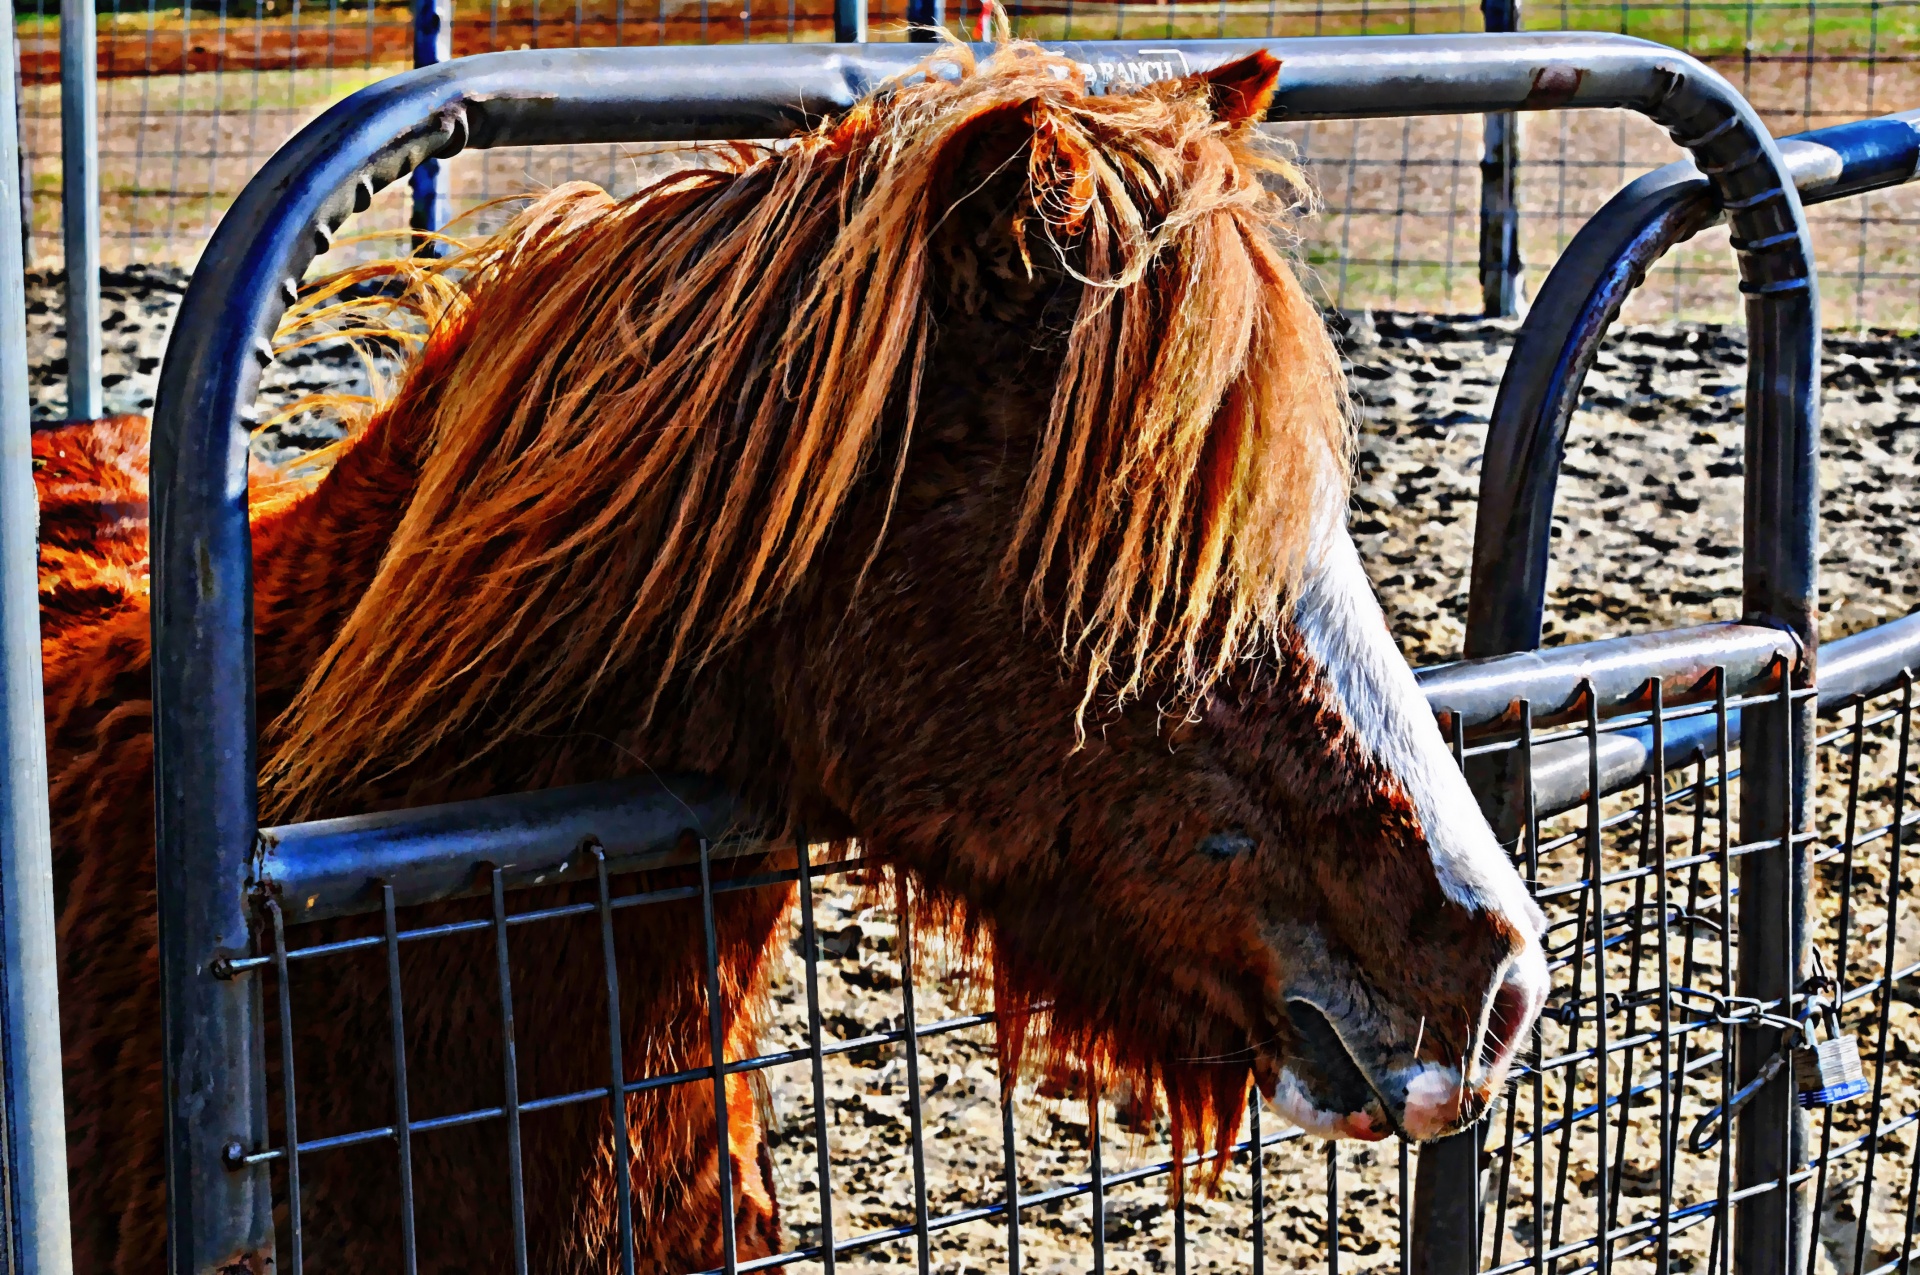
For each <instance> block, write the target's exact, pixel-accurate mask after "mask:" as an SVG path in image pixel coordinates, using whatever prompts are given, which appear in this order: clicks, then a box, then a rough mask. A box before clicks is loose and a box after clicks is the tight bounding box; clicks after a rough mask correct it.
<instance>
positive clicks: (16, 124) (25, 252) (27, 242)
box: [0, 44, 33, 269]
mask: <svg viewBox="0 0 1920 1275" xmlns="http://www.w3.org/2000/svg"><path fill="white" fill-rule="evenodd" d="M12 47H13V56H12V62H13V140H14V158H15V159H16V160H17V161H18V162H17V163H16V164H15V168H16V169H18V171H19V174H20V178H19V180H20V264H21V265H23V266H26V267H27V268H29V269H31V268H32V266H33V162H32V159H31V157H29V156H28V154H27V85H26V77H25V76H24V75H22V74H21V72H20V49H19V46H18V44H15V45H13V46H12ZM0 127H4V126H3V125H0Z"/></svg>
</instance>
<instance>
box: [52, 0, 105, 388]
mask: <svg viewBox="0 0 1920 1275" xmlns="http://www.w3.org/2000/svg"><path fill="white" fill-rule="evenodd" d="M93 6H94V0H67V3H66V4H64V5H62V6H61V8H60V226H61V231H62V237H63V239H64V241H65V250H66V257H67V415H68V416H70V417H72V418H73V419H75V420H91V419H93V418H94V417H97V416H101V415H104V414H105V413H104V411H103V409H102V406H101V403H100V168H99V163H100V95H99V86H98V81H97V70H96V63H95V58H96V56H97V54H96V52H95V47H96V42H95V39H94V15H93Z"/></svg>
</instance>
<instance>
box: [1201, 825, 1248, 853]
mask: <svg viewBox="0 0 1920 1275" xmlns="http://www.w3.org/2000/svg"><path fill="white" fill-rule="evenodd" d="M1200 853H1201V854H1204V855H1206V856H1207V858H1209V859H1238V858H1239V857H1240V856H1241V855H1243V854H1252V853H1253V838H1252V837H1249V836H1248V835H1247V834H1246V833H1244V832H1239V831H1234V832H1215V833H1209V834H1208V835H1207V836H1205V837H1202V838H1201V839H1200Z"/></svg>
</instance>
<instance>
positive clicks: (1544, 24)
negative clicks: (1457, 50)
mask: <svg viewBox="0 0 1920 1275" xmlns="http://www.w3.org/2000/svg"><path fill="white" fill-rule="evenodd" d="M58 4H59V0H16V13H17V15H18V18H17V29H18V32H19V35H20V48H21V64H22V66H21V70H22V77H23V82H24V92H23V96H22V102H23V106H22V111H23V119H22V128H23V130H24V135H25V137H24V140H25V146H24V150H25V153H26V154H27V156H28V157H29V163H30V165H31V184H32V188H33V195H34V207H33V214H32V220H33V234H32V255H33V259H34V262H35V263H37V264H39V265H41V266H53V265H57V263H58V260H59V257H60V243H59V225H60V214H59V205H60V189H59V187H60V161H59V147H60V110H59V86H58V77H59V47H58V40H59V17H58V13H57V7H58ZM1009 8H1010V12H1011V14H1012V16H1013V18H1014V25H1015V28H1016V30H1017V31H1018V32H1019V33H1021V34H1025V35H1033V36H1037V37H1045V38H1059V39H1108V38H1119V39H1133V38H1138V39H1150V38H1170V37H1175V36H1178V37H1183V38H1200V37H1211V36H1259V35H1273V36H1290V35H1314V34H1327V35H1335V34H1393V33H1406V32H1424V33H1432V32H1458V31H1473V30H1478V29H1480V27H1481V18H1480V13H1479V11H1478V9H1477V7H1475V6H1472V5H1469V4H1467V3H1464V2H1462V0H1399V2H1397V3H1373V0H1315V3H1312V4H1305V3H1301V2H1300V0H1211V2H1210V3H1197V2H1189V0H1177V2H1175V3H1135V2H1131V0H1127V2H1121V3H1115V2H1114V0H1013V2H1012V3H1010V5H1009ZM904 19H905V0H875V3H874V5H873V8H872V30H873V33H874V38H876V39H899V38H901V37H902V35H903V32H904V25H905V21H904ZM1523 19H1524V21H1523V25H1524V26H1525V27H1526V28H1528V29H1548V28H1580V29H1592V30H1607V31H1623V32H1626V33H1629V34H1632V35H1637V36H1645V37H1650V38H1653V39H1656V40H1661V41H1664V42H1667V43H1670V44H1673V45H1675V46H1677V47H1680V48H1683V49H1686V50H1687V51H1689V52H1692V53H1694V54H1696V55H1697V56H1699V57H1701V58H1703V59H1704V60H1705V61H1706V62H1707V63H1708V64H1709V65H1712V66H1714V67H1715V68H1716V69H1718V70H1720V71H1721V72H1722V73H1723V74H1725V75H1727V76H1728V78H1729V79H1731V80H1732V81H1733V82H1734V83H1735V84H1736V85H1738V86H1739V87H1740V89H1741V90H1742V91H1743V92H1744V93H1745V94H1746V95H1747V96H1748V97H1749V98H1750V99H1751V100H1752V101H1753V102H1754V104H1755V105H1756V106H1757V107H1758V108H1759V109H1760V111H1761V114H1762V115H1763V116H1764V117H1765V118H1766V120H1767V122H1768V124H1769V126H1770V127H1772V128H1773V130H1774V131H1775V133H1776V134H1779V135H1785V134H1788V133H1793V132H1800V131H1804V130H1807V129H1811V128H1820V127H1825V126H1827V125H1831V124H1836V123H1840V122H1843V121H1846V120H1850V119H1856V118H1861V117H1865V116H1871V115H1875V114H1884V113H1887V112H1891V111H1895V110H1902V109H1907V108H1911V107H1916V106H1920V73H1916V69H1915V63H1916V54H1917V53H1920V42H1917V40H1920V0H1738V2H1736V3H1713V2H1711V0H1681V2H1680V3H1665V2H1653V3H1638V2H1635V3H1624V2H1623V3H1612V4H1608V3H1579V2H1576V0H1564V2H1563V3H1560V4H1558V5H1550V4H1543V5H1539V6H1533V7H1528V8H1526V9H1525V11H1524V14H1523ZM98 22H99V32H100V35H99V73H100V75H101V77H102V78H101V81H100V112H101V127H100V137H101V152H102V153H101V164H102V205H103V207H102V215H103V225H104V228H105V231H104V233H105V238H106V243H105V245H104V249H103V251H104V259H105V262H106V264H107V266H108V267H109V268H113V267H118V266H125V265H129V264H134V263H172V264H176V265H180V266H187V267H190V266H191V265H192V264H193V262H194V260H195V259H196V258H197V256H198V254H199V251H200V248H201V246H202V244H203V243H204V242H205V240H206V238H207V236H208V235H209V234H210V233H211V232H212V229H213V227H214V225H215V224H216V223H217V222H218V219H219V216H220V214H221V212H222V210H223V209H224V208H225V207H226V205H227V204H228V203H229V202H230V200H231V199H232V198H233V196H234V194H235V193H236V192H237V191H238V190H239V189H240V187H241V186H242V185H243V184H244V183H245V181H246V180H247V178H248V177H249V176H250V175H251V174H252V173H253V172H254V171H255V170H256V169H257V168H258V167H259V166H260V164H261V163H262V162H264V160H265V159H266V158H267V156H269V155H270V154H272V152H273V151H274V150H275V149H276V148H277V147H278V146H279V145H280V144H281V143H282V142H283V141H284V140H285V139H286V138H288V137H289V136H291V135H292V134H293V132H294V131H296V130H297V129H298V128H299V127H300V126H301V125H302V124H304V123H305V122H306V121H307V120H309V119H311V118H312V117H313V116H314V115H316V114H317V113H318V112H319V111H320V110H322V109H323V108H324V107H325V106H327V105H328V104H330V103H332V102H334V101H336V100H338V99H339V98H341V97H343V96H345V95H346V94H348V93H350V92H352V91H353V90H355V89H357V88H359V87H361V86H362V85H364V84H366V83H369V82H370V81H372V80H375V79H378V78H380V77H382V76H384V75H388V74H391V73H393V72H395V71H397V70H400V69H403V68H404V67H405V66H407V65H408V64H409V60H410V58H411V49H412V35H411V26H410V22H411V18H410V13H409V10H408V9H407V8H406V7H405V6H404V5H395V4H392V3H384V2H381V0H366V2H365V3H354V0H321V2H318V3H316V2H315V0H199V2H198V3H195V2H194V0H185V3H184V4H183V3H181V2H180V0H176V2H175V3H172V4H166V5H163V4H161V3H160V0H145V3H142V2H141V0H99V8H98ZM977 22H978V3H977V0H954V2H953V3H951V4H950V5H949V9H948V25H949V27H950V28H952V29H953V30H955V31H956V32H962V33H965V32H970V31H972V30H973V29H974V27H975V25H976V24H977ZM831 38H832V9H831V4H830V0H757V3H756V0H573V2H572V3H570V4H569V3H566V2H565V0H544V3H543V0H455V18H454V28H453V44H454V51H455V53H456V54H466V53H474V52H481V51H486V50H491V49H512V48H526V47H535V48H546V47H557V46H562V45H576V44H579V45H613V44H656V43H662V42H674V43H682V42H723V41H738V40H743V39H746V40H755V41H784V40H826V39H831ZM1523 121H1524V122H1523V133H1522V139H1521V155H1522V159H1521V168H1520V177H1519V181H1520V199H1521V209H1522V222H1521V241H1522V254H1523V257H1524V259H1525V261H1526V262H1527V263H1528V266H1529V269H1530V271H1531V272H1532V277H1533V278H1534V280H1535V281H1536V282H1537V280H1538V278H1539V275H1540V273H1541V272H1543V271H1544V270H1545V269H1546V268H1547V267H1548V266H1550V264H1551V262H1552V261H1553V259H1554V258H1555V256H1556V255H1557V254H1558V252H1559V250H1560V249H1561V248H1562V247H1563V246H1564V245H1565V243H1566V242H1567V240H1568V239H1569V238H1570V237H1571V236H1572V234H1573V233H1574V232H1575V231H1576V230H1577V229H1578V228H1579V226H1580V224H1581V223H1582V221H1583V220H1584V219H1585V218H1586V217H1587V216H1588V215H1590V214H1591V213H1592V212H1593V211H1594V210H1595V209H1597V208H1598V207H1599V206H1600V204H1601V203H1602V202H1604V200H1605V199H1606V198H1607V197H1608V196H1609V195H1611V194H1612V193H1613V191H1615V190H1616V189H1618V188H1619V186H1620V185H1622V184H1623V183H1624V182H1626V181H1627V180H1630V179H1631V178H1632V177H1634V176H1635V175H1637V174H1638V173H1640V172H1642V171H1644V170H1646V169H1647V168H1650V167H1653V166H1656V165H1658V164H1661V163H1666V162H1669V161H1671V160H1673V159H1675V158H1677V157H1678V155H1679V152H1678V151H1677V149H1676V148H1675V147H1673V146H1672V144H1671V143H1670V142H1669V141H1668V140H1667V139H1666V138H1665V136H1664V135H1663V134H1662V133H1661V132H1660V131H1659V130H1658V129H1657V128H1655V127H1654V126H1653V125H1651V124H1649V123H1647V122H1646V121H1644V120H1642V119H1640V118H1639V117H1637V116H1634V115H1632V114H1631V113H1628V112H1572V113H1565V112H1563V113H1556V114H1551V115H1539V116H1533V117H1523ZM1281 131H1282V132H1283V133H1284V134H1285V135H1286V136H1288V137H1290V138H1291V139H1292V140H1293V141H1294V142H1295V143H1296V144H1297V145H1298V146H1299V148H1300V151H1301V153H1302V155H1303V157H1304V158H1305V159H1306V160H1307V162H1308V165H1309V168H1310V170H1311V172H1312V174H1313V176H1314V178H1315V180H1316V182H1317V184H1318V186H1319V189H1320V190H1321V192H1322V195H1323V199H1324V205H1325V207H1324V212H1323V214H1322V215H1321V216H1319V217H1318V218H1316V219H1315V221H1314V223H1313V225H1312V226H1311V228H1310V230H1309V244H1308V247H1309V253H1310V256H1311V258H1312V260H1313V262H1314V265H1315V267H1316V271H1317V274H1318V277H1319V279H1320V281H1321V283H1322V285H1323V286H1324V289H1325V291H1326V294H1327V298H1328V300H1329V301H1331V302H1333V303H1336V304H1339V305H1341V306H1343V307H1348V308H1361V307H1385V308H1397V309H1434V310H1454V311H1475V310H1477V309H1478V308H1479V285H1478V278H1477V268H1476V262H1477V253H1478V248H1477V242H1478V208H1479V160H1480V149H1481V121H1480V119H1479V118H1478V117H1460V118H1442V119H1419V120H1405V121H1397V120H1376V121H1366V122H1359V123H1331V124H1328V123H1323V124H1317V125H1301V126H1292V127H1288V128H1285V129H1283V130H1281ZM449 168H450V173H449V180H450V186H451V191H452V195H453V201H454V206H455V207H456V208H462V207H466V206H470V205H472V204H474V203H477V202H480V201H483V200H488V199H492V198H497V197H500V196H504V195H511V194H515V193H522V192H526V191H529V190H535V189H540V188H543V187H546V186H549V185H551V184H554V183H557V182H560V181H564V180H568V179H572V178H584V179H587V180H592V181H596V182H599V183H601V184H603V185H606V186H607V187H608V188H609V189H611V190H614V191H615V192H616V193H620V192H625V191H628V190H632V189H633V188H635V187H636V186H637V185H638V184H640V182H641V181H643V180H644V178H645V177H646V176H647V174H648V173H650V172H651V171H653V170H654V168H655V164H654V162H652V161H651V160H649V159H648V158H647V157H646V156H645V155H644V154H643V153H640V152H638V151H636V150H635V148H631V147H628V148H621V147H562V148H550V149H547V150H544V151H540V152H532V151H524V150H523V151H498V152H490V153H484V154H469V155H464V156H461V157H459V158H457V159H455V160H454V161H453V162H452V163H451V165H450V166H449ZM1917 201H1920V192H1916V191H1914V190H1913V189H1911V188H1896V189H1893V190H1888V191H1881V192H1876V193H1874V194H1870V195H1867V196H1864V197H1861V198H1858V199H1854V200H1849V201H1847V202H1845V203H1844V204H1840V205H1829V206H1826V207H1820V208H1815V209H1812V210H1810V215H1811V218H1812V221H1813V225H1814V231H1815V235H1816V239H1817V241H1818V244H1819V249H1820V265H1821V270H1822V277H1823V283H1824V286H1825V297H1826V316H1827V321H1828V322H1829V323H1830V324H1843V325H1850V326H1864V325H1871V326H1880V327H1893V328H1903V329H1910V328H1912V327H1914V326H1915V325H1916V324H1917V323H1920V288H1917V287H1916V284H1917V283H1920V262H1916V259H1915V258H1916V247H1915V245H1914V242H1913V237H1914V236H1913V231H1914V228H1915V227H1920V215H1916V214H1917V212H1920V202H1917ZM405 222H406V205H405V192H404V188H395V189H392V190H389V191H387V192H384V193H383V195H382V196H381V198H380V200H379V201H378V202H377V203H376V206H375V209H374V210H373V211H372V212H371V213H370V214H369V216H368V217H367V218H364V219H363V220H362V222H361V223H360V224H361V225H362V226H363V227H367V226H376V227H384V228H387V229H390V230H397V229H399V228H400V227H402V226H404V225H405ZM397 242H398V241H397V240H395V241H392V243H391V244H390V245H389V247H391V246H393V245H395V244H397ZM359 250H360V251H362V252H366V251H372V249H369V248H366V247H362V248H361V249H359ZM338 260H339V259H338V257H337V255H336V258H335V260H334V261H333V262H331V263H329V262H325V261H323V262H322V263H321V268H325V267H326V266H327V265H328V264H338ZM1631 304H1632V309H1630V312H1629V315H1630V317H1632V318H1640V319H1662V318H1678V317H1686V318H1710V319H1729V318H1733V317H1735V316H1736V315H1737V313H1738V301H1737V292H1736V290H1735V287H1734V276H1733V273H1732V261H1731V256H1730V253H1729V252H1728V249H1727V247H1726V232H1725V231H1724V230H1718V231H1712V232H1709V233H1707V234H1705V235H1703V236H1701V238H1700V239H1699V240H1697V241H1696V242H1695V243H1694V244H1692V245H1690V246H1687V247H1685V248H1682V249H1681V250H1679V251H1677V252H1675V253H1674V254H1672V255H1671V256H1670V257H1669V258H1668V260H1667V261H1666V262H1665V263H1663V264H1662V265H1661V266H1660V267H1659V269H1658V271H1657V272H1656V275H1655V277H1654V278H1653V279H1651V280H1649V282H1648V285H1647V286H1646V287H1645V288H1643V289H1642V290H1641V292H1640V294H1639V295H1638V296H1637V297H1636V299H1635V300H1634V301H1633V302H1632V303H1631Z"/></svg>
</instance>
